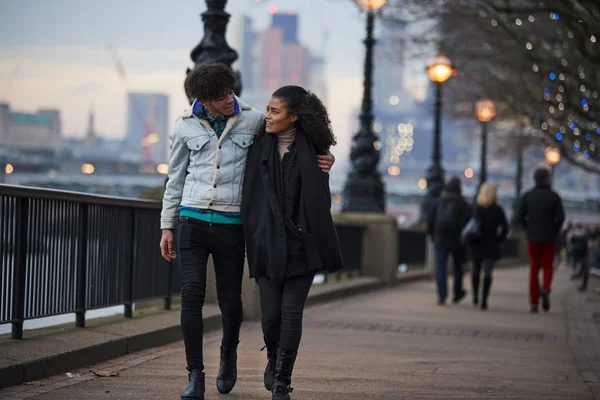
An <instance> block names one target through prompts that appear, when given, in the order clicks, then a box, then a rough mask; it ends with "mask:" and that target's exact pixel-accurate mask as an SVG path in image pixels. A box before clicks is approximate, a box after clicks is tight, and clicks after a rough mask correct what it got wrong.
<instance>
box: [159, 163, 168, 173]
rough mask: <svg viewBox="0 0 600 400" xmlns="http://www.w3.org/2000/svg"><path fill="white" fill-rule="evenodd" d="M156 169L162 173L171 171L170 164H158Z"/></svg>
mask: <svg viewBox="0 0 600 400" xmlns="http://www.w3.org/2000/svg"><path fill="white" fill-rule="evenodd" d="M156 171H157V172H158V173H159V174H161V175H166V174H168V173H169V164H158V166H157V167H156Z"/></svg>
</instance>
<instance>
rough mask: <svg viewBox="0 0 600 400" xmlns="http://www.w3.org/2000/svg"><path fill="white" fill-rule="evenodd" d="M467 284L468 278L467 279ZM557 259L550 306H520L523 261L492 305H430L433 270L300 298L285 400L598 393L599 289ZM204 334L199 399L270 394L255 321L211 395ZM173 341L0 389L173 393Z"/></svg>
mask: <svg viewBox="0 0 600 400" xmlns="http://www.w3.org/2000/svg"><path fill="white" fill-rule="evenodd" d="M467 286H469V285H467ZM596 286H598V284H597V282H592V287H591V289H592V290H590V291H589V292H588V293H587V294H580V293H577V292H576V290H575V285H574V284H572V283H571V282H569V280H568V272H567V271H566V270H565V269H561V270H559V271H558V274H557V277H556V280H555V291H554V293H553V297H552V300H553V305H552V310H551V312H550V313H549V314H543V313H541V314H539V315H531V314H529V313H528V304H527V297H526V287H527V271H526V269H525V268H515V269H504V270H498V271H497V273H496V280H495V282H494V287H493V291H492V297H491V299H490V310H489V311H488V312H481V311H479V310H476V309H474V308H473V307H472V305H471V304H470V299H469V300H466V301H464V303H462V304H460V305H448V306H446V307H439V306H437V305H436V301H435V300H436V299H435V296H434V295H433V283H432V282H426V281H421V282H415V283H411V284H406V285H399V286H397V287H395V288H393V289H387V290H382V291H379V292H374V293H371V294H366V295H361V296H357V297H352V298H348V299H345V300H342V301H337V302H332V303H328V304H324V305H320V306H315V307H310V308H309V309H307V310H306V313H305V330H304V337H303V342H302V344H301V349H300V355H299V359H298V362H297V366H296V369H295V370H294V377H293V386H294V387H295V390H294V393H293V395H292V397H293V399H294V400H301V399H305V400H307V399H314V400H327V399H344V400H365V399H487V398H494V399H527V400H532V399H556V400H566V399H594V398H595V397H594V395H596V396H598V397H597V398H598V399H600V383H598V376H599V375H600V334H599V332H598V327H599V326H600V320H599V319H597V318H600V307H599V306H600V296H599V295H598V294H596V293H594V289H595V287H596ZM207 336H208V337H206V338H205V348H206V353H207V354H206V367H207V387H208V390H207V397H206V398H207V399H244V400H246V399H269V398H270V395H269V394H268V393H267V392H266V391H265V390H264V388H263V387H262V371H263V369H264V365H265V358H266V355H265V353H264V352H262V353H261V352H259V351H258V350H259V349H260V348H261V347H262V342H261V332H260V326H259V325H258V324H257V323H247V324H245V325H244V329H243V333H242V338H241V344H240V362H239V380H238V383H237V386H236V387H235V389H234V392H233V393H232V394H230V395H228V396H219V395H218V393H217V391H216V388H215V385H214V379H215V375H216V372H217V369H218V346H219V340H220V338H219V333H218V332H213V333H210V334H209V335H207ZM183 365H184V354H183V344H182V342H178V343H174V344H172V345H168V346H165V347H160V348H156V349H151V350H147V351H143V352H139V353H135V354H130V355H128V356H125V357H121V358H119V359H115V360H112V361H109V362H107V363H104V364H101V365H97V366H93V367H92V368H93V369H95V370H97V371H98V370H100V371H108V372H117V373H119V376H117V377H96V376H94V375H92V374H91V373H89V372H88V370H87V369H84V370H79V371H73V372H72V373H71V374H69V375H68V376H67V375H64V374H63V375H60V376H56V377H52V378H49V379H45V380H43V381H40V382H33V384H31V385H22V386H18V387H13V388H8V389H5V390H2V391H0V398H3V399H22V398H35V399H40V400H42V399H43V400H50V399H61V400H63V399H89V400H95V399H144V400H147V399H175V400H176V399H179V395H180V392H181V390H182V389H183V388H184V386H185V384H186V371H185V369H184V368H183Z"/></svg>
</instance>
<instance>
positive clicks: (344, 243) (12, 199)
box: [0, 185, 364, 339]
mask: <svg viewBox="0 0 600 400" xmlns="http://www.w3.org/2000/svg"><path fill="white" fill-rule="evenodd" d="M160 210H161V203H160V202H158V201H154V200H138V199H126V198H117V197H109V196H98V195H89V194H83V193H77V192H68V191H59V190H50V189H39V188H29V187H22V186H10V185H0V266H1V271H0V325H2V324H7V323H10V324H12V337H13V338H14V339H22V338H23V323H24V321H26V320H31V319H36V318H43V317H51V316H56V315H61V314H69V313H75V325H76V326H77V327H85V316H86V311H88V310H95V309H100V308H106V307H111V306H118V305H124V315H125V317H127V318H131V317H132V312H133V304H134V303H135V302H139V301H143V300H152V299H160V298H163V299H164V308H165V309H170V308H171V303H172V296H173V295H174V294H178V293H180V282H181V278H180V275H179V269H178V268H177V263H176V262H173V263H168V262H166V261H165V260H164V259H163V258H162V257H161V255H160V249H159V247H158V243H159V242H160V235H161V230H160ZM337 231H338V235H339V239H340V246H341V251H342V256H343V259H344V262H345V265H346V270H345V271H344V272H343V273H342V274H343V275H345V276H346V278H353V277H355V276H360V275H362V260H363V254H362V252H363V247H362V244H363V231H364V228H363V227H360V226H339V225H338V226H337ZM342 274H335V275H336V278H337V279H338V280H339V279H341V277H342Z"/></svg>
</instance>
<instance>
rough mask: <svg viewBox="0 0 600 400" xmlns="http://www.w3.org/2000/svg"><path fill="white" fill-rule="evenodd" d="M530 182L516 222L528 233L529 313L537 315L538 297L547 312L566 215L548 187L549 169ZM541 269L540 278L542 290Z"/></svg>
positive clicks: (542, 171)
mask: <svg viewBox="0 0 600 400" xmlns="http://www.w3.org/2000/svg"><path fill="white" fill-rule="evenodd" d="M533 179H534V182H535V187H534V188H533V189H531V190H529V191H528V192H526V193H525V194H524V195H523V196H522V198H521V200H520V204H519V209H518V211H517V221H519V224H520V225H521V226H523V228H524V229H525V231H526V232H527V250H528V253H529V269H530V272H529V302H530V311H531V312H532V313H537V312H538V304H539V300H540V297H541V299H542V308H543V310H544V311H549V310H550V292H551V286H552V275H553V272H554V270H553V260H554V250H555V246H556V237H557V236H558V233H559V231H560V228H561V226H562V224H563V222H564V220H565V214H564V210H563V205H562V200H561V198H560V196H559V195H558V194H557V193H556V192H554V191H553V190H552V189H551V187H550V186H551V182H552V175H551V173H550V169H549V168H547V167H546V166H541V167H538V168H536V169H535V171H534V173H533ZM540 269H541V270H542V274H543V283H542V287H541V289H540V283H539V272H540Z"/></svg>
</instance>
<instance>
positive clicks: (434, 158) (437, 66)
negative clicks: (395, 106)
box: [420, 55, 455, 222]
mask: <svg viewBox="0 0 600 400" xmlns="http://www.w3.org/2000/svg"><path fill="white" fill-rule="evenodd" d="M454 72H455V71H454V69H453V68H452V62H451V61H450V59H449V58H448V57H446V56H442V55H438V56H436V57H434V58H432V59H431V60H430V61H429V63H427V75H429V79H431V80H432V81H433V82H434V83H435V125H434V131H433V152H432V153H431V166H430V167H429V168H428V169H427V194H426V195H425V198H424V199H423V203H422V204H421V217H420V219H421V221H425V222H426V221H429V217H430V215H431V211H432V210H433V207H434V206H435V203H436V201H437V199H438V198H439V197H440V195H441V193H442V189H443V188H444V169H443V168H442V152H441V125H442V124H441V120H442V84H443V83H444V82H446V81H447V80H448V79H449V78H450V77H451V76H452V75H453V74H454Z"/></svg>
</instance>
